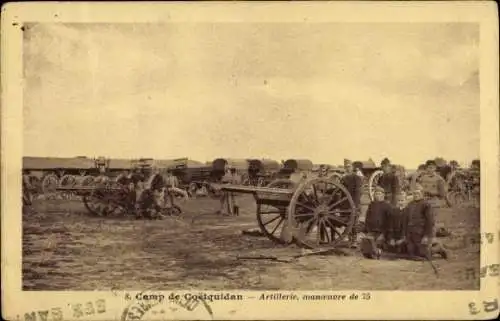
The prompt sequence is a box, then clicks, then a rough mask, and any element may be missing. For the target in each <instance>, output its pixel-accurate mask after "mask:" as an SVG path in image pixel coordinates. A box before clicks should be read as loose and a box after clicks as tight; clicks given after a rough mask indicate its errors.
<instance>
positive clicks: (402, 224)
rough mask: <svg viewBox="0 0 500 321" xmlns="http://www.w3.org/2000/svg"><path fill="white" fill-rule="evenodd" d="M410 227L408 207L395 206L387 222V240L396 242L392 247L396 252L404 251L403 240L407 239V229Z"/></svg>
mask: <svg viewBox="0 0 500 321" xmlns="http://www.w3.org/2000/svg"><path fill="white" fill-rule="evenodd" d="M407 227H408V208H406V207H404V208H399V207H393V208H392V210H391V212H390V214H389V218H388V222H387V233H386V235H387V241H388V242H389V244H390V243H392V242H394V243H395V245H394V246H392V245H391V247H392V248H391V249H392V250H394V251H396V252H402V251H403V242H404V240H405V239H406V230H407Z"/></svg>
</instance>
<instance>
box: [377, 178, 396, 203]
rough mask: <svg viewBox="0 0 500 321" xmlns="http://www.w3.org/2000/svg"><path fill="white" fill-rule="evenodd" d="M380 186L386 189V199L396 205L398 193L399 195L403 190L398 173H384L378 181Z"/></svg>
mask: <svg viewBox="0 0 500 321" xmlns="http://www.w3.org/2000/svg"><path fill="white" fill-rule="evenodd" d="M378 186H380V187H382V188H383V189H384V192H385V200H386V201H387V202H389V203H391V204H392V205H393V206H395V205H396V195H398V193H399V192H400V190H401V185H400V183H399V179H398V177H397V175H396V174H395V173H384V174H382V176H380V179H379V181H378Z"/></svg>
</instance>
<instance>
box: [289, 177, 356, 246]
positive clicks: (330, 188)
mask: <svg viewBox="0 0 500 321" xmlns="http://www.w3.org/2000/svg"><path fill="white" fill-rule="evenodd" d="M355 219H356V209H355V205H354V201H353V200H352V197H351V195H350V194H349V192H348V191H347V190H346V189H345V187H344V186H343V185H342V184H338V183H335V182H333V181H332V180H330V179H324V178H315V179H312V180H308V181H305V182H303V183H302V184H301V185H300V186H299V187H298V188H297V190H296V191H295V193H294V194H293V196H292V199H291V202H290V206H289V207H288V225H289V227H290V228H291V229H292V230H293V231H294V233H293V234H294V235H293V236H294V238H295V242H296V243H297V244H298V245H299V246H303V247H306V248H310V249H313V248H335V247H336V246H338V245H339V243H340V242H342V241H343V240H344V239H345V238H346V237H347V236H348V235H349V233H350V232H351V231H352V228H353V226H354V224H355Z"/></svg>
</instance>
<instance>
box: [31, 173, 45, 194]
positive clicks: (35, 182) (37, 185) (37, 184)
mask: <svg viewBox="0 0 500 321" xmlns="http://www.w3.org/2000/svg"><path fill="white" fill-rule="evenodd" d="M29 182H30V184H31V187H32V188H33V190H32V191H31V192H32V194H34V195H35V196H37V195H38V194H41V193H42V181H41V180H40V178H38V177H37V176H34V175H30V176H29Z"/></svg>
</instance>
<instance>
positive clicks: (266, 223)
mask: <svg viewBox="0 0 500 321" xmlns="http://www.w3.org/2000/svg"><path fill="white" fill-rule="evenodd" d="M296 186H297V185H296V184H295V183H294V182H292V181H291V180H289V179H277V180H275V181H272V182H271V183H269V184H268V185H267V186H266V187H273V188H283V189H293V188H295V187H296ZM286 215H287V204H282V203H278V202H277V203H276V204H274V205H268V204H257V223H258V224H259V228H260V230H261V231H262V233H264V235H266V236H267V237H268V238H269V239H270V240H271V241H273V242H275V243H280V244H282V243H284V241H283V240H282V238H281V231H282V229H283V227H284V226H285V223H286Z"/></svg>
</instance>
